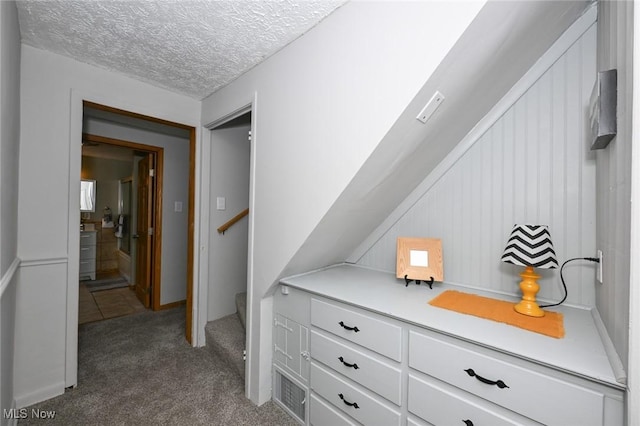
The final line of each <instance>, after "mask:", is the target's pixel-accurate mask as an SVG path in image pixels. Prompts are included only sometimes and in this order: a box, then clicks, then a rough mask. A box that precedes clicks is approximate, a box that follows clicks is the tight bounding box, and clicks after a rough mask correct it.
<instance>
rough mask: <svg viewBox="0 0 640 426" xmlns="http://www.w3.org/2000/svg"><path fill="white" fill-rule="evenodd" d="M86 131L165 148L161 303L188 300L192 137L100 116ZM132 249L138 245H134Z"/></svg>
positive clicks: (87, 123)
mask: <svg viewBox="0 0 640 426" xmlns="http://www.w3.org/2000/svg"><path fill="white" fill-rule="evenodd" d="M85 132H88V133H91V134H93V135H98V136H104V137H108V138H112V139H120V140H125V141H129V142H136V143H141V144H145V145H152V146H158V147H162V148H164V176H163V179H162V185H163V189H162V260H161V261H162V269H161V278H160V279H161V290H160V303H161V304H163V305H165V304H167V303H172V302H177V301H181V300H184V299H185V297H186V279H187V236H188V227H187V225H188V223H187V208H188V204H189V200H188V194H189V140H188V139H183V138H180V137H177V136H171V135H165V134H161V133H155V132H152V131H148V130H143V129H136V128H133V127H128V126H125V125H120V124H117V123H109V122H106V121H100V120H87V122H86V126H85ZM132 167H133V165H132ZM129 173H133V168H131V169H129ZM136 176H137V171H136ZM99 194H100V188H98V195H99ZM116 195H117V193H116ZM136 201H137V200H136ZM176 201H180V202H182V212H176V211H175V208H174V207H175V205H174V203H175V202H176ZM110 207H111V210H112V211H113V213H114V215H115V214H117V211H118V210H117V206H110ZM101 208H102V207H101V206H100V205H98V210H97V213H98V214H99V215H101V214H102V210H101ZM132 250H135V248H133V247H132Z"/></svg>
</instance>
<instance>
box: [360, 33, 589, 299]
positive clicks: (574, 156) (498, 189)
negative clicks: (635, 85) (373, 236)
mask: <svg viewBox="0 0 640 426" xmlns="http://www.w3.org/2000/svg"><path fill="white" fill-rule="evenodd" d="M586 28H588V29H587V30H586V31H585V32H583V33H580V34H581V35H580V34H579V36H578V37H576V38H577V40H576V41H575V42H574V43H572V44H571V43H568V44H567V45H569V44H570V47H569V48H568V50H566V51H565V52H564V53H563V54H561V55H560V57H559V58H558V59H557V60H555V61H552V63H551V65H550V67H549V68H548V69H547V70H546V71H544V72H543V73H542V75H541V76H540V77H539V78H536V79H535V81H532V79H531V76H530V75H528V76H525V77H524V78H523V81H527V78H529V79H530V81H531V82H530V83H529V85H530V87H529V88H528V89H527V90H526V91H525V92H524V94H523V95H522V96H520V97H519V98H518V99H517V100H516V101H515V103H512V104H511V105H507V108H506V112H504V114H502V115H500V116H499V118H497V120H496V121H495V122H494V123H493V124H492V125H491V126H490V127H489V128H488V130H487V131H486V132H484V133H483V134H482V136H480V137H479V138H478V139H477V140H476V141H475V142H474V143H473V145H472V146H471V147H470V148H469V149H468V150H466V152H464V154H462V155H461V156H460V157H459V158H458V159H457V160H456V161H455V162H454V163H453V165H452V167H450V168H449V169H448V170H447V171H445V172H444V173H442V174H441V176H437V177H436V178H435V179H434V177H433V176H429V177H427V179H426V180H425V182H427V181H430V182H432V183H431V184H430V185H429V186H428V187H427V188H426V189H425V191H426V192H424V194H423V195H422V197H420V198H419V199H418V201H417V202H416V203H415V204H414V205H413V206H412V207H411V208H409V209H408V210H407V211H406V213H404V214H403V215H401V216H400V215H398V213H397V212H395V214H396V215H398V217H399V220H397V221H396V222H395V223H394V224H392V226H391V227H390V228H388V230H387V231H386V232H384V233H383V234H382V236H381V237H380V238H379V239H377V241H376V242H375V243H374V244H372V245H371V247H370V248H369V249H368V250H366V251H364V252H363V255H362V256H360V257H359V258H358V259H357V263H358V264H360V265H364V266H369V267H373V268H376V269H382V270H387V271H395V266H396V239H397V237H399V236H414V237H433V238H441V239H442V244H443V252H444V268H445V280H446V281H447V282H453V283H458V284H462V285H468V286H474V287H481V288H487V289H492V290H495V291H499V292H505V293H512V294H519V289H518V282H519V276H518V274H519V273H520V271H521V269H522V268H520V267H515V266H512V265H507V264H503V263H501V262H500V257H501V255H502V250H503V249H504V244H505V242H506V240H507V238H508V236H509V232H510V230H511V227H512V226H513V224H514V223H532V224H547V225H549V227H550V231H551V236H552V239H553V242H554V244H555V248H556V252H557V254H558V258H559V261H561V262H562V261H564V260H566V259H568V258H571V257H585V256H586V257H592V256H595V253H596V245H595V234H596V231H595V215H596V208H595V207H596V206H595V155H594V154H593V153H592V152H591V151H590V150H589V141H588V140H589V137H588V119H587V117H588V105H589V97H590V94H591V90H592V88H593V85H594V82H595V75H596V27H595V24H593V25H590V26H588V27H586ZM553 49H554V48H553V47H552V49H551V50H550V52H551V51H552V50H553ZM556 49H557V48H556ZM556 55H557V53H556ZM543 58H544V57H543ZM541 61H542V59H541ZM518 84H523V83H522V82H520V83H518ZM503 108H504V106H503ZM387 226H388V225H387ZM377 232H380V230H378V231H377ZM537 271H538V272H539V273H540V274H541V275H542V278H541V280H540V281H539V282H540V284H541V291H540V293H539V298H541V299H545V298H546V299H551V300H555V299H559V298H561V297H562V294H563V292H562V285H561V283H560V275H559V271H558V270H552V271H542V270H537ZM565 280H566V281H567V286H568V288H569V297H568V299H567V303H573V304H581V305H589V306H591V305H593V304H594V293H595V291H594V286H595V264H593V263H588V262H584V263H582V264H580V263H572V264H569V265H567V267H566V268H565Z"/></svg>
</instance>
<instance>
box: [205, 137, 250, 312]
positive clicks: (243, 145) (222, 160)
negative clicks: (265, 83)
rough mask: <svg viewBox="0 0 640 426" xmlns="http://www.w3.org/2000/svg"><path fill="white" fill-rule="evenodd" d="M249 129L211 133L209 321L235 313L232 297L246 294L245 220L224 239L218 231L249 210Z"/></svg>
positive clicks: (226, 233)
mask: <svg viewBox="0 0 640 426" xmlns="http://www.w3.org/2000/svg"><path fill="white" fill-rule="evenodd" d="M249 129H250V126H249V125H248V124H247V125H243V126H239V127H231V128H221V129H216V130H213V131H211V178H210V179H211V183H210V186H209V197H210V198H209V199H210V203H211V207H210V223H211V227H210V231H209V292H208V299H209V310H208V318H209V321H213V320H215V319H218V318H221V317H223V316H225V315H229V314H232V313H234V312H235V311H236V305H235V295H236V294H237V293H242V292H246V291H247V256H248V252H247V250H248V247H247V239H248V230H249V228H248V217H245V218H243V219H241V220H240V221H239V222H237V223H236V224H235V225H233V226H232V227H231V228H229V229H228V230H227V231H226V232H225V233H224V235H223V234H220V233H218V231H217V228H218V227H219V226H221V225H222V224H224V223H225V222H227V221H228V220H229V219H231V218H232V217H234V216H235V215H237V214H238V213H240V212H241V211H243V210H244V209H246V208H247V207H249V158H250V154H251V144H250V142H249V140H248V135H249ZM217 197H224V198H225V200H226V209H225V210H218V209H217V208H216V199H217Z"/></svg>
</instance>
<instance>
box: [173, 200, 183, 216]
mask: <svg viewBox="0 0 640 426" xmlns="http://www.w3.org/2000/svg"><path fill="white" fill-rule="evenodd" d="M173 211H175V212H176V213H180V212H181V211H182V201H176V202H175V203H173Z"/></svg>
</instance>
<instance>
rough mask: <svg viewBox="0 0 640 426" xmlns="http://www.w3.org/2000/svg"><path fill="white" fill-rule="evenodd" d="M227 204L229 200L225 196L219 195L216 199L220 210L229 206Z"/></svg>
mask: <svg viewBox="0 0 640 426" xmlns="http://www.w3.org/2000/svg"><path fill="white" fill-rule="evenodd" d="M226 204H227V200H226V199H225V198H224V197H218V198H217V199H216V205H217V209H218V210H225V209H226V208H227V206H226Z"/></svg>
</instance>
